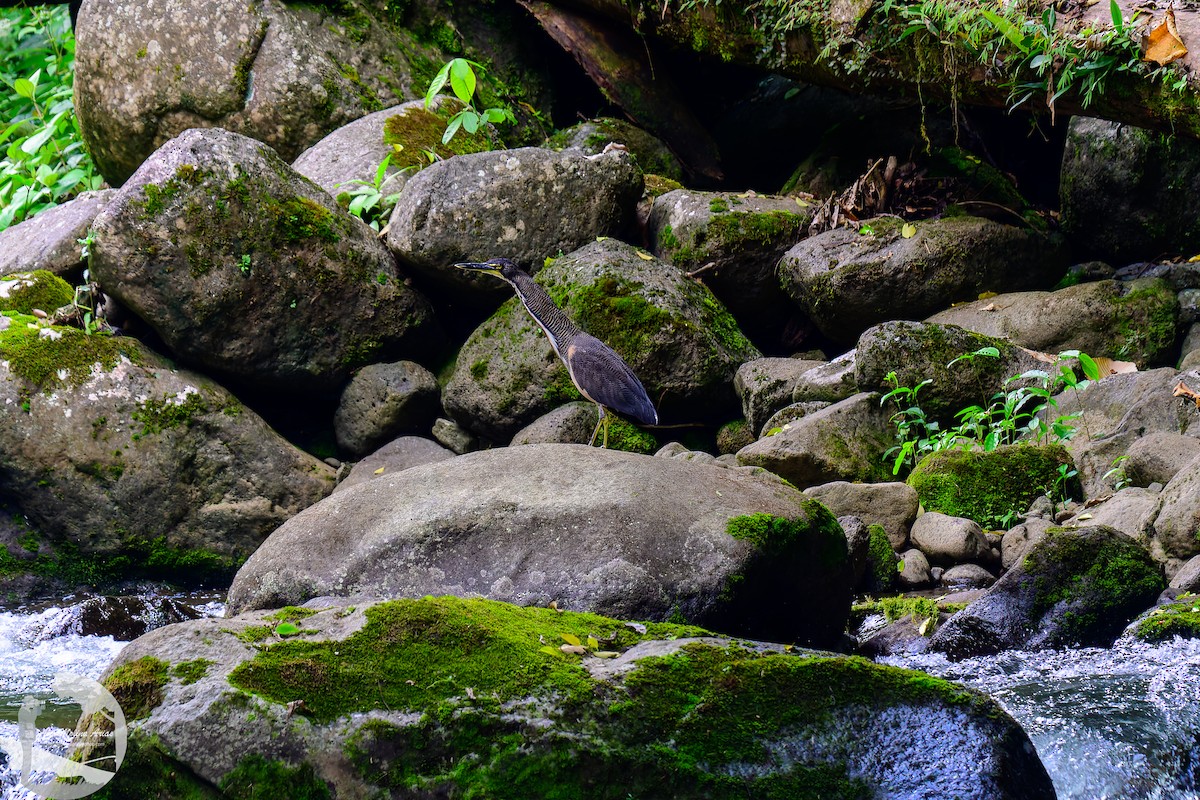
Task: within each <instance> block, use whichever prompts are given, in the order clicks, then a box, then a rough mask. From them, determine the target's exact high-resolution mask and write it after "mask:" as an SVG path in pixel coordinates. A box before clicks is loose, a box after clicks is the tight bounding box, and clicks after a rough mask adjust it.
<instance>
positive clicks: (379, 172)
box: [375, 153, 392, 186]
mask: <svg viewBox="0 0 1200 800" xmlns="http://www.w3.org/2000/svg"><path fill="white" fill-rule="evenodd" d="M391 162H392V154H391V153H388V154H387V155H386V156H384V157H383V161H380V162H379V166H378V167H376V168H375V185H376V186H381V185H383V176H385V175H387V168H388V164H390V163H391Z"/></svg>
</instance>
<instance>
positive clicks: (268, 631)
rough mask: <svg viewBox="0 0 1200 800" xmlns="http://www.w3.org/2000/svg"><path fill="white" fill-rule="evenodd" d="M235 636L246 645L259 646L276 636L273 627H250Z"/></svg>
mask: <svg viewBox="0 0 1200 800" xmlns="http://www.w3.org/2000/svg"><path fill="white" fill-rule="evenodd" d="M234 635H235V636H237V638H238V639H240V640H242V641H243V642H245V643H246V644H258V643H259V642H265V641H266V640H267V639H270V638H271V637H272V636H274V635H275V628H274V626H272V625H250V626H249V627H246V628H242V629H241V630H240V631H238V632H237V633H236V634H234Z"/></svg>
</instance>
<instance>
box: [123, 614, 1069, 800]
mask: <svg viewBox="0 0 1200 800" xmlns="http://www.w3.org/2000/svg"><path fill="white" fill-rule="evenodd" d="M314 611H315V612H316V613H314ZM285 626H286V631H287V632H286V633H285V632H284V631H285ZM135 667H136V671H131V670H134V668H135ZM135 678H136V680H135ZM104 680H105V682H106V684H107V685H108V686H109V688H110V690H111V691H112V692H113V693H114V695H116V697H117V700H118V701H119V702H121V704H122V705H123V706H125V707H127V708H134V707H136V708H138V709H145V712H146V716H144V717H143V718H142V719H141V720H139V721H138V722H136V723H134V724H133V725H132V728H131V734H130V750H129V754H128V756H127V758H126V762H125V765H124V766H123V767H122V768H121V769H120V770H119V771H118V773H117V775H116V777H115V778H114V779H113V781H112V782H111V783H110V784H109V785H108V786H107V787H105V790H104V794H102V796H104V797H107V798H109V799H110V800H126V799H128V800H135V798H136V800H145V798H147V797H155V796H162V797H182V796H189V797H194V796H208V795H207V794H206V793H214V790H215V789H216V788H217V787H224V788H225V789H227V790H229V791H230V792H231V793H232V792H233V790H234V787H238V786H241V787H243V788H244V787H245V786H246V782H247V780H249V779H251V778H253V779H255V781H256V783H255V785H254V791H255V792H256V795H255V796H272V797H276V796H277V797H285V796H286V797H300V796H304V797H310V798H316V797H326V796H328V797H370V796H392V797H431V796H443V797H458V796H481V797H491V798H498V799H501V798H513V799H514V800H515V799H516V798H521V800H525V799H526V798H533V797H554V796H570V797H579V798H594V799H595V800H605V799H607V798H612V799H613V800H616V799H617V798H625V797H629V796H635V797H656V796H663V792H664V787H665V786H670V790H669V792H668V794H669V795H670V796H671V797H675V798H710V799H719V798H746V797H750V798H769V797H791V798H813V799H814V800H815V798H832V797H837V798H862V799H863V800H866V798H873V799H874V800H900V798H908V797H913V796H917V795H918V794H922V795H923V794H927V793H929V792H931V791H934V792H936V793H937V794H938V796H941V797H954V798H957V799H958V800H1015V798H1027V799H1028V800H1043V799H1044V798H1052V797H1054V790H1053V787H1052V785H1051V783H1050V779H1049V777H1048V776H1047V774H1046V771H1045V769H1044V768H1043V766H1042V765H1041V763H1040V762H1039V761H1038V759H1037V756H1036V754H1035V751H1034V748H1033V746H1032V744H1031V743H1030V741H1029V738H1028V736H1027V735H1026V734H1025V732H1024V731H1022V730H1021V728H1020V727H1019V726H1018V725H1017V724H1016V722H1014V721H1013V719H1012V718H1011V717H1009V716H1008V714H1006V713H1005V712H1004V711H1003V710H1002V709H1001V708H1000V707H999V706H998V705H996V703H995V702H994V701H992V700H991V699H989V698H988V697H986V696H985V695H983V694H981V693H978V692H976V691H973V690H970V689H966V688H964V687H962V686H959V685H957V684H953V683H950V682H948V681H944V680H941V679H938V678H932V677H930V676H928V675H925V674H923V673H920V672H914V671H908V670H902V669H898V668H895V667H886V666H881V665H878V664H873V663H871V662H870V661H866V660H864V659H861V658H851V657H837V656H831V655H829V654H827V653H819V652H813V651H805V650H795V651H792V652H790V653H785V652H784V651H783V648H780V647H778V646H771V645H763V644H756V643H752V642H739V643H734V642H730V641H729V640H726V639H719V638H714V637H711V636H706V635H705V632H704V631H702V630H698V629H695V628H687V627H682V626H678V625H664V624H656V623H649V624H627V623H623V622H621V621H617V620H613V619H608V618H605V617H599V616H594V615H590V614H578V613H571V612H567V613H560V612H557V611H554V610H551V609H532V608H524V609H522V608H517V607H514V606H509V605H505V604H503V603H495V602H489V601H483V600H461V599H456V598H451V597H446V598H432V597H430V598H424V599H419V600H404V601H394V602H387V603H380V604H374V605H371V604H368V605H362V604H360V605H358V606H355V607H346V608H343V607H330V608H323V609H320V610H316V609H305V608H299V609H297V608H287V609H283V610H281V611H279V612H273V613H257V614H244V615H240V616H237V617H233V618H231V619H223V620H197V621H195V622H188V623H183V624H180V625H174V626H170V627H168V628H161V629H159V630H157V631H153V632H151V633H150V634H148V635H146V636H144V637H142V638H141V639H138V640H137V641H135V642H133V643H132V644H130V645H129V646H128V647H126V648H125V650H124V651H123V652H122V653H121V655H120V656H119V657H118V663H117V664H116V665H115V666H114V668H113V669H111V670H110V672H109V673H108V675H107V677H106V678H105V679H104ZM126 704H128V705H126ZM668 743H669V746H668ZM237 796H244V795H237Z"/></svg>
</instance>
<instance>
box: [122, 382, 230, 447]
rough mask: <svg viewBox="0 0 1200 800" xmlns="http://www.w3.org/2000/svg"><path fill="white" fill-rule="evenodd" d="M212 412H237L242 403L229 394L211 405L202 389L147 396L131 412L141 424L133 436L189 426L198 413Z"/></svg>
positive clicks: (138, 436) (201, 414) (200, 414)
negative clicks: (179, 393)
mask: <svg viewBox="0 0 1200 800" xmlns="http://www.w3.org/2000/svg"><path fill="white" fill-rule="evenodd" d="M213 412H224V413H226V414H229V415H231V416H232V415H236V414H238V413H240V412H241V404H240V403H238V402H237V401H236V400H234V399H233V398H232V397H230V398H228V399H227V400H226V401H225V402H223V403H221V404H219V405H214V404H213V403H211V402H210V401H209V398H207V397H206V396H205V394H204V393H202V392H198V391H196V392H187V393H185V394H182V395H163V397H162V399H148V400H145V401H143V402H142V404H141V405H140V406H139V407H138V408H137V409H136V410H135V411H134V412H133V414H132V417H133V420H134V421H135V422H140V423H141V424H142V430H141V432H140V433H139V434H135V436H134V438H140V437H142V436H150V435H154V434H159V433H162V432H163V431H168V430H172V429H174V428H180V427H188V426H190V425H191V424H192V422H193V421H194V420H195V419H196V418H197V417H199V416H203V415H204V414H209V413H213Z"/></svg>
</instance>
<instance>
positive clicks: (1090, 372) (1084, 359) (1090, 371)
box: [1079, 353, 1100, 381]
mask: <svg viewBox="0 0 1200 800" xmlns="http://www.w3.org/2000/svg"><path fill="white" fill-rule="evenodd" d="M1079 366H1081V367H1083V374H1084V375H1086V376H1087V379H1088V380H1089V381H1098V380H1100V367H1099V365H1098V364H1096V360H1095V359H1094V358H1092V357H1091V356H1089V355H1088V354H1087V353H1080V354H1079Z"/></svg>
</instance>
